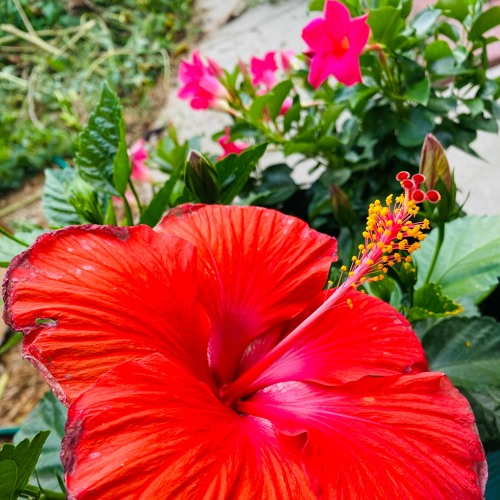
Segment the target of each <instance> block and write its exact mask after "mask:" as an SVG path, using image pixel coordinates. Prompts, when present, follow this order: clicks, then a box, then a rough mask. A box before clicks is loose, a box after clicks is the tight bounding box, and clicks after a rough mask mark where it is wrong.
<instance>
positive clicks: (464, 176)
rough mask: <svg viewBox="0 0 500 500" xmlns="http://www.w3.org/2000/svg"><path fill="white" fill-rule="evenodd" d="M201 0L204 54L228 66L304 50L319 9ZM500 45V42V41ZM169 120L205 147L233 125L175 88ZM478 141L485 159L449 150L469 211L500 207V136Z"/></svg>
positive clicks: (295, 1)
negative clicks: (308, 29)
mask: <svg viewBox="0 0 500 500" xmlns="http://www.w3.org/2000/svg"><path fill="white" fill-rule="evenodd" d="M214 2H215V4H216V5H215V4H214ZM200 4H201V7H202V8H203V7H205V9H206V12H207V15H206V16H205V20H206V22H205V30H206V36H205V37H204V38H203V39H202V41H201V42H200V43H199V44H198V45H197V48H198V49H199V50H200V52H201V54H202V55H205V56H208V57H211V58H213V59H214V60H216V61H217V62H218V63H219V64H220V65H221V66H222V67H225V68H232V67H233V66H234V65H235V64H236V63H237V62H238V60H243V61H248V60H249V59H250V57H251V56H252V55H255V56H257V57H262V56H263V55H264V54H265V53H266V52H267V51H269V50H280V49H292V50H294V51H301V50H303V49H304V48H305V45H304V42H303V41H302V39H301V36H300V34H301V31H302V28H303V27H304V26H305V24H306V23H307V22H308V21H309V20H310V19H311V18H312V17H313V16H314V17H316V16H317V15H318V13H312V14H311V13H309V12H308V10H307V6H308V1H307V0H282V1H281V2H280V3H278V4H274V5H273V4H268V3H264V4H261V5H259V6H257V7H254V8H252V9H248V10H245V11H244V12H243V13H242V11H243V6H242V0H225V2H224V3H223V5H224V8H221V7H220V6H221V4H222V2H220V0H202V1H200ZM209 14H210V15H209ZM233 17H234V19H233V20H231V21H230V22H226V21H227V20H228V19H231V18H233ZM497 45H498V46H499V48H500V43H497ZM492 72H493V73H494V74H496V75H500V68H499V67H496V68H494V69H493V70H492ZM167 122H171V123H173V124H174V125H175V126H176V127H177V128H178V130H179V135H180V137H181V138H184V139H186V138H189V137H192V136H195V135H202V136H203V137H204V141H203V143H202V144H203V146H204V148H205V149H207V148H209V146H212V150H214V146H213V143H212V142H211V141H210V136H211V135H212V134H213V133H215V132H216V131H218V130H221V129H222V128H223V127H224V126H225V125H228V124H229V123H230V119H229V118H228V117H226V116H225V115H222V114H220V113H215V112H210V111H194V110H192V109H191V108H190V107H189V105H188V104H187V103H186V102H185V101H181V100H179V99H178V98H177V97H176V89H175V88H174V89H172V90H171V91H170V94H169V98H168V101H167V106H166V107H165V109H163V110H162V112H161V113H160V116H159V123H160V124H164V123H167ZM472 146H473V148H474V149H475V150H476V151H477V152H478V153H479V154H480V155H481V157H482V158H483V159H484V160H479V159H477V158H473V157H471V156H469V155H468V154H466V153H463V152H461V151H460V150H458V149H455V148H451V149H450V150H449V151H448V157H449V160H450V165H451V166H452V168H453V169H454V170H455V178H456V181H457V185H458V187H459V190H460V192H459V200H460V201H464V200H465V210H466V211H467V213H469V214H478V215H480V214H492V213H500V203H498V202H497V200H498V198H499V194H498V193H499V192H500V136H498V135H496V134H488V133H485V132H479V133H478V139H477V140H476V142H475V143H474V144H473V145H472ZM214 151H215V150H214ZM216 151H218V150H216Z"/></svg>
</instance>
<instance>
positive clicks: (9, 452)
mask: <svg viewBox="0 0 500 500" xmlns="http://www.w3.org/2000/svg"><path fill="white" fill-rule="evenodd" d="M49 434H50V431H41V432H38V433H37V434H36V435H35V436H34V437H33V440H32V441H30V440H29V439H24V440H23V441H21V442H19V443H18V444H17V445H13V444H9V443H6V444H4V445H3V446H2V449H0V473H3V474H5V473H6V474H7V476H8V478H9V479H10V480H12V479H13V478H14V474H13V468H12V465H10V464H9V465H7V466H6V467H5V469H4V468H3V467H1V464H2V462H3V461H4V460H7V461H8V462H11V461H12V462H14V463H15V465H16V467H17V473H16V475H15V483H14V487H13V488H12V484H7V485H5V486H6V489H8V488H12V489H13V491H14V494H15V495H17V494H19V493H20V492H21V491H22V490H23V488H25V487H26V485H27V484H28V481H29V478H30V476H31V474H32V473H33V470H34V469H35V466H36V463H37V461H38V457H39V456H40V453H41V452H42V447H43V444H44V442H45V440H46V439H47V436H48V435H49ZM2 488H3V485H2ZM13 498H17V497H16V496H14V497H13Z"/></svg>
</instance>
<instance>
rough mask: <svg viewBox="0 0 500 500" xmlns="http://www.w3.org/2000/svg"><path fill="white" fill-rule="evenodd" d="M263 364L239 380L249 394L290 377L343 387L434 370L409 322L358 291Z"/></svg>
mask: <svg viewBox="0 0 500 500" xmlns="http://www.w3.org/2000/svg"><path fill="white" fill-rule="evenodd" d="M325 298H326V297H325ZM315 302H316V304H315V303H314V302H313V303H312V304H311V305H313V306H314V305H319V304H317V299H315ZM307 312H309V311H307ZM301 319H302V318H301ZM259 366H267V368H265V369H263V370H262V369H261V370H260V371H261V372H262V373H261V374H260V376H259V375H254V374H253V373H252V370H249V371H248V372H247V373H245V374H243V375H242V377H241V379H240V380H239V381H237V382H236V384H239V385H243V386H244V385H245V384H246V388H245V394H249V393H251V392H252V391H254V390H256V389H257V388H261V387H264V386H267V385H269V384H276V383H279V382H286V381H290V380H299V381H311V382H318V383H321V384H326V385H339V384H343V383H346V382H352V381H355V380H358V379H360V378H363V377H366V376H387V375H396V374H408V373H419V372H420V371H422V370H427V369H428V367H427V362H426V360H425V354H424V351H423V349H422V345H421V343H420V341H419V340H418V338H417V336H416V335H415V333H414V332H413V330H412V329H411V326H410V324H409V323H408V321H407V320H406V319H405V318H404V317H403V316H402V315H401V314H399V313H398V312H397V311H396V310H395V309H394V308H393V307H391V306H390V305H389V304H387V303H385V302H383V301H382V300H379V299H377V298H375V297H371V296H369V295H365V294H362V293H360V292H357V291H354V290H353V291H351V292H350V293H349V294H348V295H347V296H346V297H344V298H343V299H342V302H340V303H338V304H336V305H334V306H333V307H332V308H331V309H327V310H326V312H324V313H323V314H320V315H319V316H318V317H316V318H314V319H312V320H307V321H306V322H305V323H304V324H303V325H301V326H299V327H298V328H297V329H296V330H295V331H294V332H293V333H291V334H289V337H288V338H285V339H284V340H283V341H282V343H281V345H280V344H278V346H277V347H276V348H275V349H274V351H271V352H270V353H269V354H267V355H266V356H265V357H263V358H262V359H261V360H260V362H259V364H257V365H255V366H254V368H255V369H259ZM245 378H246V379H247V380H246V381H245Z"/></svg>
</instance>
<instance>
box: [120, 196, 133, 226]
mask: <svg viewBox="0 0 500 500" xmlns="http://www.w3.org/2000/svg"><path fill="white" fill-rule="evenodd" d="M122 200H123V206H124V207H125V218H126V220H127V226H133V225H134V218H133V217H132V210H131V209H130V205H129V203H128V200H127V197H126V196H125V195H123V196H122Z"/></svg>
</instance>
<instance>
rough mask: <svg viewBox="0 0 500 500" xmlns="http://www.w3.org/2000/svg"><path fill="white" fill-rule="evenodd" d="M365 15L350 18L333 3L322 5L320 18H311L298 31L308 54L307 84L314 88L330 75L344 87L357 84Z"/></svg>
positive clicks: (343, 8)
mask: <svg viewBox="0 0 500 500" xmlns="http://www.w3.org/2000/svg"><path fill="white" fill-rule="evenodd" d="M366 19H367V16H366V15H364V16H361V17H356V18H354V19H351V16H350V14H349V10H348V9H347V7H346V6H345V5H343V4H341V3H340V2H338V1H336V0H327V1H326V3H325V10H324V18H321V17H318V18H316V19H313V20H312V21H311V22H310V23H309V24H308V25H307V26H306V27H305V28H304V30H303V31H302V38H303V39H304V41H305V42H306V43H307V45H308V46H309V47H310V51H311V54H312V60H311V68H310V70H309V83H310V84H311V85H312V86H313V87H314V88H318V87H319V86H320V85H321V84H322V83H323V82H324V81H325V80H326V79H327V78H328V76H330V75H333V76H334V77H335V78H336V79H337V80H338V81H339V82H341V83H343V84H344V85H353V84H355V83H356V82H361V69H360V66H359V55H360V54H361V52H362V50H363V48H364V47H365V45H366V42H367V41H368V37H369V35H370V28H369V27H368V25H367V24H366Z"/></svg>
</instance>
